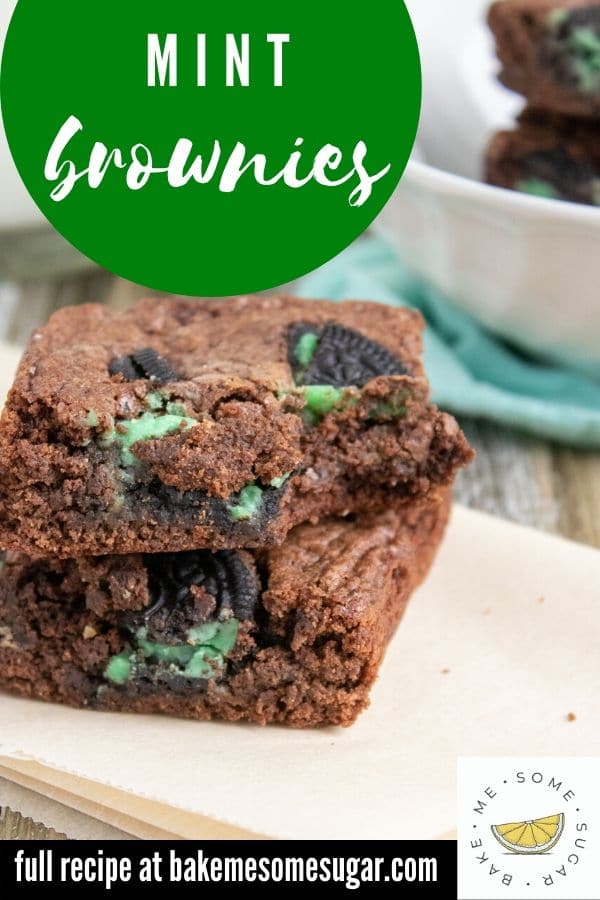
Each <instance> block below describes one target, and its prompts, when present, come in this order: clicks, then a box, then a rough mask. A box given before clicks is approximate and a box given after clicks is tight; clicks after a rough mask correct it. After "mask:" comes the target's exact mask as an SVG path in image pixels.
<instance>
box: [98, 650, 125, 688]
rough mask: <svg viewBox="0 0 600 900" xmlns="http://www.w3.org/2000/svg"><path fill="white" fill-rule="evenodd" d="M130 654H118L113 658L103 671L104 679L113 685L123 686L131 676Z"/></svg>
mask: <svg viewBox="0 0 600 900" xmlns="http://www.w3.org/2000/svg"><path fill="white" fill-rule="evenodd" d="M131 668H132V665H131V654H130V653H119V654H118V656H113V657H112V659H111V660H110V661H109V663H108V665H107V667H106V669H105V670H104V677H105V678H106V679H108V681H112V682H113V684H125V682H126V681H127V679H128V678H129V676H130V675H131Z"/></svg>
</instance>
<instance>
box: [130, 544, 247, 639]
mask: <svg viewBox="0 0 600 900" xmlns="http://www.w3.org/2000/svg"><path fill="white" fill-rule="evenodd" d="M145 565H146V568H147V570H148V576H149V587H150V595H151V598H152V602H151V605H150V606H149V607H148V608H147V609H146V610H144V612H143V613H142V614H140V615H136V616H135V622H133V623H132V624H134V625H138V626H139V625H145V626H146V627H147V630H148V636H149V637H150V638H152V639H159V640H160V641H161V642H162V643H166V644H169V643H178V642H180V641H181V640H182V637H183V636H185V634H186V632H187V631H188V630H189V629H190V628H192V627H194V626H197V625H202V624H204V623H206V622H209V621H215V620H217V619H219V618H220V617H222V614H223V613H224V612H226V611H229V612H231V614H232V615H233V616H234V617H235V618H236V619H237V620H238V621H248V620H252V619H253V618H254V610H255V607H256V603H257V600H258V579H257V576H256V573H255V571H254V569H253V568H251V567H250V566H249V565H248V564H247V562H246V561H245V560H244V559H243V557H242V555H241V554H240V553H237V552H236V551H234V550H221V551H218V552H215V553H211V552H210V551H209V550H192V551H189V552H184V553H167V554H157V555H148V556H147V557H145Z"/></svg>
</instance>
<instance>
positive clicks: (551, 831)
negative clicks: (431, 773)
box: [457, 757, 600, 900]
mask: <svg viewBox="0 0 600 900" xmlns="http://www.w3.org/2000/svg"><path fill="white" fill-rule="evenodd" d="M457 810H458V900H496V898H499V897H502V898H507V900H545V898H548V900H600V757H563V758H554V757H533V758H531V757H487V758H485V757H461V758H460V759H459V761H458V796H457Z"/></svg>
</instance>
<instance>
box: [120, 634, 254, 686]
mask: <svg viewBox="0 0 600 900" xmlns="http://www.w3.org/2000/svg"><path fill="white" fill-rule="evenodd" d="M238 630H239V622H238V621H237V619H234V618H231V619H227V620H226V621H223V622H207V623H206V624H204V625H196V626H194V627H193V628H189V629H188V631H187V632H186V638H187V642H186V643H182V644H159V643H156V642H155V641H149V640H148V629H147V628H138V630H137V631H136V633H135V634H134V635H133V644H134V646H135V650H134V652H133V653H119V654H118V655H117V656H113V657H112V659H111V660H110V661H109V663H108V665H107V667H106V669H105V671H104V677H105V678H107V679H108V681H112V682H113V684H118V685H123V684H125V682H126V681H127V680H128V679H129V678H130V677H131V676H132V675H133V673H134V666H133V660H134V658H135V652H137V653H138V654H139V653H141V654H142V656H143V657H144V659H146V660H150V661H153V662H156V663H157V664H158V665H159V666H163V667H164V668H167V669H169V670H170V671H172V672H174V673H175V674H179V675H183V676H184V677H185V678H211V677H213V676H214V675H215V672H216V671H217V670H218V669H222V668H223V666H224V665H225V658H226V656H227V654H228V653H231V651H232V650H233V648H234V646H235V642H236V640H237V635H238Z"/></svg>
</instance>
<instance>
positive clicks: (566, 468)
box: [0, 271, 600, 840]
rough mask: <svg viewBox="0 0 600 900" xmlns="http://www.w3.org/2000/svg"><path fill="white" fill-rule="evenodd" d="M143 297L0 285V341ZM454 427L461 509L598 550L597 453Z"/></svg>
mask: <svg viewBox="0 0 600 900" xmlns="http://www.w3.org/2000/svg"><path fill="white" fill-rule="evenodd" d="M148 293H150V292H149V291H147V290H145V289H143V288H140V287H138V286H136V285H133V284H130V283H129V282H126V281H122V280H120V279H118V278H114V277H113V276H111V275H109V274H107V273H105V272H100V271H91V272H84V273H83V274H81V273H79V274H77V275H74V276H72V277H68V278H64V277H63V278H55V279H44V280H43V279H40V280H32V281H27V282H4V283H0V339H2V338H3V339H4V340H8V341H11V342H13V343H16V344H24V343H25V341H26V340H27V337H28V335H29V332H30V331H31V329H32V328H34V327H35V326H37V325H38V324H41V323H43V322H44V321H45V320H46V319H47V318H48V316H49V315H50V314H51V313H52V312H53V311H54V310H55V309H57V308H59V307H60V306H65V305H68V304H72V303H78V302H81V301H86V300H95V301H103V302H105V303H107V304H109V305H111V306H112V307H114V308H118V309H123V308H125V307H126V306H128V305H129V304H131V303H132V302H133V301H135V300H136V299H138V298H139V297H141V296H147V295H148ZM461 424H462V425H463V427H464V429H465V431H466V432H467V435H468V436H469V438H470V440H471V442H472V443H473V445H474V447H475V449H476V450H477V460H476V462H475V463H474V465H472V466H471V467H470V469H469V470H468V471H466V472H464V473H462V474H461V475H460V477H459V479H458V483H457V488H456V498H457V500H458V501H459V502H460V503H463V504H465V505H467V506H471V507H474V508H476V509H481V510H485V511H487V512H490V513H494V514H495V515H498V516H502V517H504V518H506V519H511V520H512V521H515V522H520V523H523V524H525V525H531V526H533V527H536V528H540V529H542V530H544V531H549V532H554V533H555V534H561V535H564V536H565V537H568V538H571V539H573V540H576V541H581V542H582V543H586V544H590V545H592V546H594V547H599V548H600V516H599V515H598V510H599V509H600V453H596V452H595V453H585V452H582V451H578V450H572V449H569V448H566V447H560V446H557V445H553V444H551V443H548V442H546V441H541V440H536V439H533V438H530V437H527V436H525V435H522V434H518V433H516V432H513V431H510V430H507V429H504V428H499V427H498V426H496V425H493V424H490V423H487V422H484V421H477V422H476V421H471V420H463V421H462V422H461ZM0 800H1V798H0ZM42 838H43V839H60V835H57V834H56V833H55V832H48V830H47V829H46V828H44V827H43V826H42V825H36V824H34V823H32V822H31V820H27V819H23V818H22V817H20V816H19V815H18V814H17V813H14V812H11V811H10V810H5V811H4V818H2V819H0V840H32V839H42Z"/></svg>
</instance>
